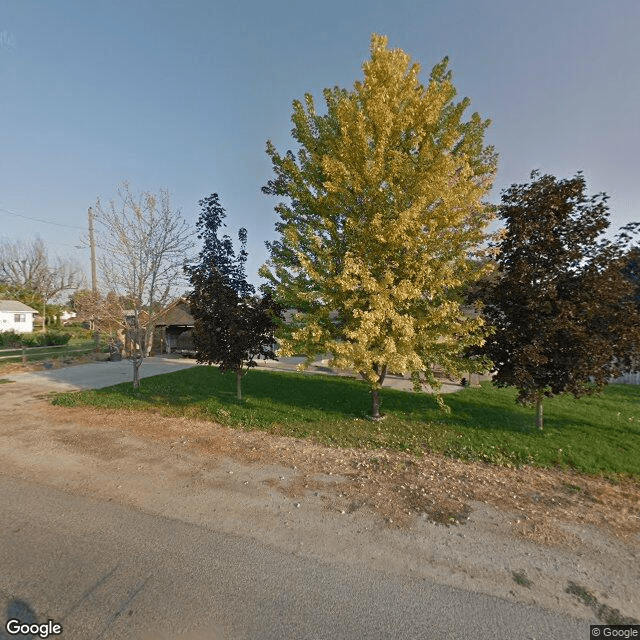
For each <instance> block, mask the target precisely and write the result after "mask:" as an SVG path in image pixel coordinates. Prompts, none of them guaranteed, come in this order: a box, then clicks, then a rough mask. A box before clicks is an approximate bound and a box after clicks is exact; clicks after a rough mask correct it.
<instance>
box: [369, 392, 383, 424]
mask: <svg viewBox="0 0 640 640" xmlns="http://www.w3.org/2000/svg"><path fill="white" fill-rule="evenodd" d="M380 418H381V416H380V389H371V419H372V420H380Z"/></svg>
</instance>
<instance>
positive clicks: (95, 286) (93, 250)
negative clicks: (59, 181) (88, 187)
mask: <svg viewBox="0 0 640 640" xmlns="http://www.w3.org/2000/svg"><path fill="white" fill-rule="evenodd" d="M89 246H90V247H91V291H92V292H93V293H94V294H96V293H98V278H97V276H96V239H95V237H94V235H93V209H92V208H91V207H89Z"/></svg>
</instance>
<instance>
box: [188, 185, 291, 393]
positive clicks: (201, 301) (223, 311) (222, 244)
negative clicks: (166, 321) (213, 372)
mask: <svg viewBox="0 0 640 640" xmlns="http://www.w3.org/2000/svg"><path fill="white" fill-rule="evenodd" d="M198 204H199V205H200V206H201V208H202V212H201V214H200V217H199V219H198V222H197V228H198V231H199V234H198V238H200V239H201V240H202V241H203V248H202V250H201V251H200V254H199V262H198V264H196V265H193V266H189V267H187V268H186V271H187V273H188V274H189V278H190V281H191V286H192V287H193V289H192V291H191V292H190V294H189V296H188V299H189V303H190V307H191V314H192V315H193V318H194V321H195V322H194V329H193V338H194V343H195V346H196V357H197V359H198V362H206V363H207V364H217V365H218V367H219V369H220V371H222V372H223V373H225V372H226V371H234V372H235V373H236V381H237V395H238V399H241V398H242V389H241V380H242V376H243V375H244V374H245V373H246V372H247V371H248V370H249V369H250V368H251V367H255V366H256V362H255V360H256V358H275V352H274V351H273V341H274V330H275V327H276V320H275V319H276V318H277V317H278V316H279V314H280V310H279V308H278V307H277V305H275V304H274V302H273V300H272V298H271V296H270V295H269V294H265V295H263V296H256V295H254V294H255V289H254V287H253V286H252V285H251V284H250V283H248V282H247V279H246V275H245V269H244V265H245V262H246V259H247V252H246V249H245V247H246V242H247V231H246V229H244V228H242V229H240V230H239V232H238V238H239V240H240V245H241V249H240V251H239V252H238V255H237V256H236V255H235V252H234V249H233V243H232V241H231V238H230V237H229V236H228V235H226V234H225V235H224V236H222V238H219V237H218V231H219V230H220V228H221V227H223V226H225V225H224V222H223V221H224V218H225V217H226V212H225V210H224V208H223V207H222V206H221V205H220V202H219V199H218V194H216V193H214V194H212V195H210V196H208V197H207V198H204V199H203V200H200V202H199V203H198ZM243 367H244V368H243Z"/></svg>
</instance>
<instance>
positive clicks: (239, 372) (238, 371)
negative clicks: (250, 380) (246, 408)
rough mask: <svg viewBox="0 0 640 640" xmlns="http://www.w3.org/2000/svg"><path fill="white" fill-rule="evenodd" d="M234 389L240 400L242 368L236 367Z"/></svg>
mask: <svg viewBox="0 0 640 640" xmlns="http://www.w3.org/2000/svg"><path fill="white" fill-rule="evenodd" d="M236 389H237V392H238V400H242V369H236Z"/></svg>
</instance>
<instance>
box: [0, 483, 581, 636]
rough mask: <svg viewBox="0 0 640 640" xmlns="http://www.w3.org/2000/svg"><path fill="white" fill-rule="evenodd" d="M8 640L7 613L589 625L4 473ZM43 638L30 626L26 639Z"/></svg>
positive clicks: (181, 632)
mask: <svg viewBox="0 0 640 640" xmlns="http://www.w3.org/2000/svg"><path fill="white" fill-rule="evenodd" d="M0 514H1V517H0V622H1V624H0V640H9V638H22V637H23V636H21V635H9V634H8V632H7V631H6V630H5V626H4V625H5V623H6V620H7V619H8V618H12V617H13V618H18V619H20V620H21V621H22V622H27V623H33V622H36V623H44V622H46V621H47V620H49V619H51V620H53V621H54V622H55V623H59V624H61V625H62V627H63V635H62V636H50V637H55V638H64V639H66V640H74V639H78V640H128V639H129V638H132V639H136V640H138V639H149V640H151V639H153V640H162V639H164V638H166V639H167V640H168V639H171V640H215V639H218V638H233V639H236V638H242V639H244V638H247V639H248V638H260V639H271V638H273V639H278V640H281V639H286V638H317V639H319V638H330V639H331V640H334V639H338V638H356V639H374V638H380V639H383V638H384V639H385V640H388V639H393V638H409V639H412V640H415V639H417V638H437V639H445V638H451V639H456V640H466V639H469V640H471V639H473V640H478V639H483V638H487V639H492V640H500V639H505V640H506V639H509V640H512V639H514V638H517V639H519V640H525V639H530V638H536V639H538V640H542V639H547V638H549V639H554V640H556V639H557V640H560V639H562V640H573V639H576V640H585V639H586V638H588V637H589V627H588V623H587V622H586V621H577V620H574V619H572V618H569V617H564V616H560V615H557V614H554V613H550V612H548V611H546V610H544V609H541V608H538V607H533V606H526V605H523V604H517V603H512V602H507V601H505V600H501V599H499V598H494V597H491V596H487V595H482V594H475V593H470V592H467V591H463V590H457V589H453V588H450V587H446V586H439V585H434V584H431V583H429V582H428V581H427V580H425V579H423V578H411V577H406V576H404V577H403V576H398V575H392V574H387V573H385V572H381V571H376V570H371V569H369V568H366V567H361V568H359V569H358V568H354V567H351V566H346V567H345V566H342V565H340V564H339V563H338V562H335V563H326V562H320V561H317V560H314V559H312V558H308V557H306V558H305V557H301V556H299V555H297V554H292V553H283V552H282V551H278V550H275V549H273V548H270V547H267V546H263V545H261V544H260V543H258V542H256V541H255V540H252V539H250V538H245V537H243V536H239V535H238V536H236V535H229V534H225V533H220V532H217V531H215V530H213V529H211V528H207V527H204V526H198V525H193V524H187V523H184V522H182V521H179V520H173V519H169V518H164V517H160V516H152V515H148V514H144V513H141V512H139V511H136V510H134V509H131V508H126V507H123V506H119V505H115V504H112V503H109V502H99V501H96V500H94V499H90V498H86V497H81V496H74V495H69V494H66V493H64V492H61V491H58V490H54V489H51V488H45V487H41V486H38V485H35V484H32V483H29V482H27V481H24V480H18V479H14V478H9V477H7V476H2V475H0ZM29 637H34V636H29Z"/></svg>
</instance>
